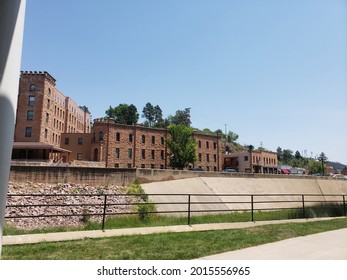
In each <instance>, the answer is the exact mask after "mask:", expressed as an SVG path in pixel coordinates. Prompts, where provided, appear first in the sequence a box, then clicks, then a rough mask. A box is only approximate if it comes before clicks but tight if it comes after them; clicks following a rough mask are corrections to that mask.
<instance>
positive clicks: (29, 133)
mask: <svg viewBox="0 0 347 280" xmlns="http://www.w3.org/2000/svg"><path fill="white" fill-rule="evenodd" d="M32 133H33V128H32V127H26V128H25V137H31V136H32Z"/></svg>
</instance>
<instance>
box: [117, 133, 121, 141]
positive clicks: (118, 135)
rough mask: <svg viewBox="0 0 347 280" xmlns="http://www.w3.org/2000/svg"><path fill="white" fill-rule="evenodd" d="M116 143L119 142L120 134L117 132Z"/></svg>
mask: <svg viewBox="0 0 347 280" xmlns="http://www.w3.org/2000/svg"><path fill="white" fill-rule="evenodd" d="M116 141H117V142H119V141H120V133H119V132H117V133H116Z"/></svg>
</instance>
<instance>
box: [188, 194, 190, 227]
mask: <svg viewBox="0 0 347 280" xmlns="http://www.w3.org/2000/svg"><path fill="white" fill-rule="evenodd" d="M188 226H190V194H188Z"/></svg>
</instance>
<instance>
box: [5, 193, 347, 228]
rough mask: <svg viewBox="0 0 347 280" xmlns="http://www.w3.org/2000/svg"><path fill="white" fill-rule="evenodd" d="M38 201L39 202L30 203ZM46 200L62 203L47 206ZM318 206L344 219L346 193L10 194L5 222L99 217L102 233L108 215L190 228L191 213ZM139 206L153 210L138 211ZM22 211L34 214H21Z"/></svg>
mask: <svg viewBox="0 0 347 280" xmlns="http://www.w3.org/2000/svg"><path fill="white" fill-rule="evenodd" d="M39 198H40V199H41V201H40V203H32V202H31V201H33V200H35V199H39ZM49 198H54V199H55V201H59V202H60V201H61V202H60V203H57V202H55V203H53V204H50V201H49V200H50V199H49ZM120 198H122V199H120ZM148 198H149V200H148ZM91 199H92V200H94V201H90V200H91ZM70 200H72V201H73V202H72V203H69V201H70ZM76 200H77V202H76ZM154 201H155V202H154ZM319 203H324V204H329V203H330V204H337V205H339V206H340V207H341V208H342V209H343V210H342V211H343V215H344V216H346V194H324V195H323V194H148V195H143V194H142V195H141V194H9V195H8V203H7V206H6V215H5V219H28V218H53V217H86V216H88V217H92V216H98V217H99V218H100V220H101V223H102V230H104V229H105V222H106V218H107V216H117V215H134V214H137V215H139V214H141V213H142V214H169V215H173V214H175V215H182V214H184V215H186V216H187V224H188V225H191V218H192V215H194V214H205V213H207V214H208V213H226V212H229V213H230V212H249V213H250V220H251V221H253V222H254V221H255V215H254V214H255V213H257V212H258V211H273V210H291V209H292V210H294V209H296V210H298V209H299V210H300V209H301V210H300V211H302V217H304V218H308V216H307V209H308V207H310V206H313V205H316V204H319ZM141 205H142V206H143V205H155V209H154V210H153V207H152V208H150V207H149V208H148V209H150V210H146V209H145V210H143V209H142V210H141V209H140V207H139V206H141ZM23 208H31V210H34V211H32V212H34V214H31V215H27V214H23V213H22V212H24V211H23V210H21V209H23ZM135 208H137V209H135Z"/></svg>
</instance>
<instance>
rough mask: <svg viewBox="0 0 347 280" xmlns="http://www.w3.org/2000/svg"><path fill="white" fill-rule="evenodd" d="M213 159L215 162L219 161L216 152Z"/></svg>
mask: <svg viewBox="0 0 347 280" xmlns="http://www.w3.org/2000/svg"><path fill="white" fill-rule="evenodd" d="M213 160H214V162H217V155H216V154H214V155H213Z"/></svg>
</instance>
